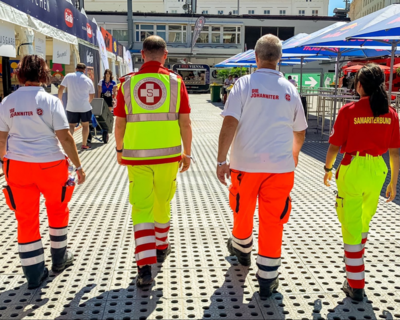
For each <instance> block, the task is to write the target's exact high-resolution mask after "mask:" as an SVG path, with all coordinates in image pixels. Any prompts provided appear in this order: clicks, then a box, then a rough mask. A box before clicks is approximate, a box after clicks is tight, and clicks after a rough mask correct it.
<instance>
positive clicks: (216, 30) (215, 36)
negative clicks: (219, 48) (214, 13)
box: [211, 27, 221, 43]
mask: <svg viewBox="0 0 400 320" xmlns="http://www.w3.org/2000/svg"><path fill="white" fill-rule="evenodd" d="M211 43H221V27H211Z"/></svg>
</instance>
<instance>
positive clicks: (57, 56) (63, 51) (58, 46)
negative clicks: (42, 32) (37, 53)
mask: <svg viewBox="0 0 400 320" xmlns="http://www.w3.org/2000/svg"><path fill="white" fill-rule="evenodd" d="M70 61H71V48H70V44H69V43H66V42H63V41H59V40H57V39H53V62H54V63H61V64H70Z"/></svg>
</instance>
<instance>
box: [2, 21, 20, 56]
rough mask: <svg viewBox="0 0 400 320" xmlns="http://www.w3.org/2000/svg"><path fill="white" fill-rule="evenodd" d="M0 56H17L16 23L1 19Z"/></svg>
mask: <svg viewBox="0 0 400 320" xmlns="http://www.w3.org/2000/svg"><path fill="white" fill-rule="evenodd" d="M0 56H2V57H10V58H15V57H16V56H17V55H16V50H15V30H14V25H13V24H11V23H8V22H4V21H0Z"/></svg>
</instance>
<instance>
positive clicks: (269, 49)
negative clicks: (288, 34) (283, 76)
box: [255, 34, 282, 64]
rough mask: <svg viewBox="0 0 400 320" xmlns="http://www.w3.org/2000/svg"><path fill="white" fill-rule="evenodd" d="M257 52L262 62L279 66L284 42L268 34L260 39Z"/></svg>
mask: <svg viewBox="0 0 400 320" xmlns="http://www.w3.org/2000/svg"><path fill="white" fill-rule="evenodd" d="M255 52H256V55H257V57H258V59H259V60H261V61H262V62H268V63H271V64H277V63H278V62H279V60H280V59H281V57H282V42H281V40H280V39H279V38H278V37H276V36H274V35H272V34H267V35H265V36H262V37H261V38H260V39H258V41H257V44H256V48H255Z"/></svg>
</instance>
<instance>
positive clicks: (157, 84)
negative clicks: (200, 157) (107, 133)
mask: <svg viewBox="0 0 400 320" xmlns="http://www.w3.org/2000/svg"><path fill="white" fill-rule="evenodd" d="M180 92H181V79H179V78H178V76H177V75H176V74H174V73H171V74H170V75H165V74H158V73H145V74H139V75H134V76H132V77H131V78H130V79H127V80H126V81H125V82H124V84H123V85H122V93H123V95H124V100H125V111H126V121H127V124H126V130H125V135H124V148H123V152H122V159H124V160H156V159H167V158H174V157H178V156H180V155H181V153H182V147H181V132H180V127H179V123H178V119H179V106H180V101H181V94H180Z"/></svg>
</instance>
